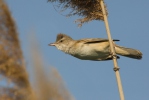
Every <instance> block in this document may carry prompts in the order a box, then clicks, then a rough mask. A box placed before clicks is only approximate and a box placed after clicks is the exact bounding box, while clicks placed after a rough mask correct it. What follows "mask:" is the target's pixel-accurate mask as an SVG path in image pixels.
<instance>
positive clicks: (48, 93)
mask: <svg viewBox="0 0 149 100" xmlns="http://www.w3.org/2000/svg"><path fill="white" fill-rule="evenodd" d="M30 42H31V44H30V48H29V49H30V56H31V61H32V62H33V65H32V69H33V73H32V74H31V75H33V78H34V79H31V81H32V85H31V82H30V78H29V77H30V76H29V74H28V72H27V71H26V65H25V63H24V61H25V59H24V58H23V53H22V50H21V47H20V41H19V36H18V32H17V29H16V25H15V22H14V20H13V18H12V16H11V13H10V11H9V9H8V6H7V4H6V3H5V1H4V0H0V78H1V80H0V100H74V98H73V97H72V96H71V94H70V93H69V92H68V90H67V89H66V87H65V85H64V82H63V80H62V78H61V76H60V75H59V73H58V71H57V70H56V69H55V68H54V67H49V73H46V72H45V71H44V61H43V60H42V55H41V53H40V52H39V47H38V41H37V40H36V39H35V37H34V38H32V37H31V38H30Z"/></svg>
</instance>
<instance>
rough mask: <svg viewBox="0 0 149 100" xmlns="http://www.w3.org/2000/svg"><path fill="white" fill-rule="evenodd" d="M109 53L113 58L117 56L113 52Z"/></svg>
mask: <svg viewBox="0 0 149 100" xmlns="http://www.w3.org/2000/svg"><path fill="white" fill-rule="evenodd" d="M110 55H111V57H112V58H114V59H116V58H119V57H118V56H117V55H116V54H114V53H113V52H111V53H110Z"/></svg>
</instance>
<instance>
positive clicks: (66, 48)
mask: <svg viewBox="0 0 149 100" xmlns="http://www.w3.org/2000/svg"><path fill="white" fill-rule="evenodd" d="M114 41H119V40H113V44H114V47H115V51H116V54H118V55H121V56H125V57H129V58H133V59H141V58H142V53H141V52H140V51H139V50H135V49H132V48H126V47H122V46H118V45H116V44H115V43H114ZM50 46H56V48H58V49H59V50H61V51H63V52H65V53H68V54H70V55H72V56H74V57H76V58H79V59H82V60H94V61H103V60H111V59H112V55H111V54H112V53H111V51H110V45H109V41H108V39H103V38H85V39H81V40H73V39H72V38H71V37H70V36H67V35H65V34H58V35H57V39H56V42H55V43H51V44H50ZM118 58H119V57H118Z"/></svg>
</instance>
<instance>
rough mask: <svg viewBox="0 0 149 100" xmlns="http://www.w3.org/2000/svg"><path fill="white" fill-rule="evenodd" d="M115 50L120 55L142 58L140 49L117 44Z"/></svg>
mask: <svg viewBox="0 0 149 100" xmlns="http://www.w3.org/2000/svg"><path fill="white" fill-rule="evenodd" d="M115 51H116V53H117V54H118V55H122V56H126V57H129V58H133V59H141V58H142V53H141V52H140V51H139V50H135V49H131V48H125V47H122V46H118V45H116V47H115Z"/></svg>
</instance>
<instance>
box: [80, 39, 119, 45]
mask: <svg viewBox="0 0 149 100" xmlns="http://www.w3.org/2000/svg"><path fill="white" fill-rule="evenodd" d="M79 41H82V42H84V43H85V44H89V43H99V42H107V41H109V40H108V39H103V38H88V39H81V40H79ZM113 41H120V40H117V39H114V40H113Z"/></svg>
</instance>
